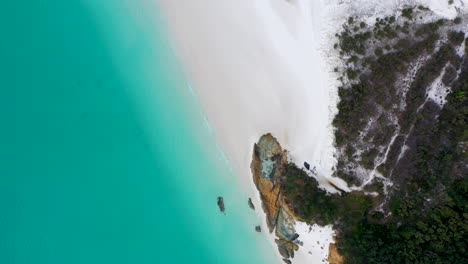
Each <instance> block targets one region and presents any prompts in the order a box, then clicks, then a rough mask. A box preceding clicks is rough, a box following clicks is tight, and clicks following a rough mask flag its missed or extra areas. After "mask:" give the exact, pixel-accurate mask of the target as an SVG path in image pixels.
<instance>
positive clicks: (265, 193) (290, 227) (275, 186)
mask: <svg viewBox="0 0 468 264" xmlns="http://www.w3.org/2000/svg"><path fill="white" fill-rule="evenodd" d="M287 162H288V159H287V152H286V151H285V150H283V149H282V148H281V146H280V144H279V143H278V141H277V140H276V138H274V137H273V136H272V135H271V134H266V135H264V136H262V137H261V138H260V140H259V142H258V143H257V144H255V146H254V153H253V159H252V164H251V169H252V175H253V179H254V183H255V185H256V186H257V189H258V191H259V192H260V198H261V200H262V208H263V210H264V212H265V213H266V217H267V225H268V228H269V230H270V233H272V232H275V235H276V236H277V238H278V239H276V240H275V242H276V244H277V245H278V251H279V253H280V254H281V256H283V257H284V258H285V259H286V260H288V259H289V258H293V257H294V252H295V251H297V250H298V249H299V246H298V244H300V242H299V241H298V240H297V238H298V237H299V235H298V234H296V233H295V230H294V226H295V222H296V219H295V216H294V214H293V213H292V211H291V210H290V209H289V207H288V205H287V204H286V202H285V200H284V197H283V196H282V194H281V177H282V176H281V172H282V169H283V166H284V165H286V164H287Z"/></svg>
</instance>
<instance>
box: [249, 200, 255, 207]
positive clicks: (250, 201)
mask: <svg viewBox="0 0 468 264" xmlns="http://www.w3.org/2000/svg"><path fill="white" fill-rule="evenodd" d="M249 207H250V209H252V210H255V206H254V204H253V202H252V198H249Z"/></svg>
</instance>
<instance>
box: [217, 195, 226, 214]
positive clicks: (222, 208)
mask: <svg viewBox="0 0 468 264" xmlns="http://www.w3.org/2000/svg"><path fill="white" fill-rule="evenodd" d="M218 207H219V210H220V211H221V212H222V213H225V208H224V199H223V197H221V196H219V197H218Z"/></svg>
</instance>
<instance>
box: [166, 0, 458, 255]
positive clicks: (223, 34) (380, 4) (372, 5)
mask: <svg viewBox="0 0 468 264" xmlns="http://www.w3.org/2000/svg"><path fill="white" fill-rule="evenodd" d="M442 2H445V3H447V1H445V0H427V1H423V0H419V1H412V0H387V1H374V0H235V1H234V0H157V3H158V4H159V6H160V8H161V10H162V11H163V14H164V16H165V20H166V22H167V25H168V28H169V31H170V34H171V37H172V41H173V43H172V44H173V46H174V48H175V53H176V56H177V57H178V59H179V60H180V61H181V63H182V65H183V67H184V71H185V73H186V74H187V78H188V79H189V80H190V85H191V86H193V88H194V92H195V93H196V95H197V97H198V99H199V100H200V101H201V105H202V107H203V111H204V114H205V116H206V118H207V121H208V123H209V124H210V126H211V127H212V128H213V130H214V133H215V135H216V138H217V140H218V142H220V145H221V148H222V150H223V151H224V152H225V153H226V154H227V158H228V160H229V162H230V165H231V166H232V167H233V169H234V170H235V173H236V174H238V175H239V176H240V177H241V179H242V184H243V186H244V188H245V190H246V191H247V192H249V193H250V195H251V197H252V198H254V199H255V203H256V204H257V205H259V204H260V201H259V195H258V192H257V190H256V189H255V187H254V186H253V182H252V176H251V171H250V162H251V158H252V148H253V144H254V142H256V141H257V140H258V139H259V138H260V136H261V135H263V134H265V133H267V132H270V133H272V134H273V135H274V136H275V137H277V138H278V140H279V142H280V143H281V144H282V146H283V147H284V148H286V149H287V150H289V151H290V156H291V157H292V159H293V161H295V162H296V163H297V164H298V165H301V166H302V164H303V162H304V161H306V162H308V163H309V164H311V166H312V167H314V168H315V170H316V172H317V173H318V176H317V178H318V180H319V182H321V183H322V185H323V187H324V188H327V189H328V190H329V191H333V188H331V187H330V186H329V185H326V182H327V181H326V180H325V179H328V180H331V181H332V182H333V183H334V184H335V185H337V186H339V187H341V188H343V189H345V190H347V189H348V188H347V185H346V183H344V181H342V180H340V179H337V178H332V177H331V175H332V168H333V166H334V164H335V162H336V160H335V158H334V157H333V154H334V148H333V130H332V127H331V120H332V118H333V116H334V114H335V113H336V98H337V94H336V88H337V86H338V83H337V82H336V78H337V76H335V74H334V73H333V72H332V69H333V68H334V66H335V65H336V64H337V63H338V61H337V60H336V56H335V55H336V54H334V51H333V49H332V48H331V47H332V46H333V35H334V34H335V33H336V32H338V31H339V28H340V25H341V24H342V23H343V22H344V21H345V19H346V18H347V17H348V16H350V15H352V14H355V15H363V16H367V17H369V18H373V17H375V16H382V15H384V14H390V13H391V12H393V10H395V9H394V8H398V7H401V6H402V5H404V4H405V3H423V4H425V5H426V6H427V5H429V4H432V6H433V9H434V10H435V11H436V12H437V13H438V14H441V15H444V16H446V17H454V16H455V14H456V11H455V7H461V6H462V3H461V1H460V0H455V4H454V5H452V6H448V5H445V6H444V5H443V4H442ZM190 89H191V88H190ZM257 211H259V210H257ZM261 217H262V219H263V220H264V219H265V216H264V214H262V216H261ZM263 228H264V230H267V228H266V226H265V221H263ZM298 229H299V230H298V231H300V232H299V234H300V240H305V241H309V242H307V245H305V246H304V247H301V249H300V252H299V253H298V254H297V257H296V258H295V259H294V263H322V260H323V258H324V257H326V255H327V254H328V252H327V250H328V243H329V242H331V240H332V238H331V236H332V234H333V232H332V231H331V230H329V227H325V228H323V230H322V232H320V228H319V227H314V232H313V236H311V235H310V234H309V232H308V229H307V228H306V227H305V226H303V225H302V224H298ZM315 230H316V231H315ZM320 234H322V235H320ZM270 239H273V237H272V236H271V235H270ZM315 240H317V241H319V244H320V246H321V247H322V246H323V247H324V249H325V250H317V249H315V248H311V247H312V245H309V244H310V243H311V242H310V241H312V242H314V241H315ZM314 243H317V242H316V241H315V242H314ZM306 248H307V249H306ZM309 251H311V252H312V254H309V253H308V252H309ZM318 251H321V253H320V252H318Z"/></svg>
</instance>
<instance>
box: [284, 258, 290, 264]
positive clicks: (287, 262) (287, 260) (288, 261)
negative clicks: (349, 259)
mask: <svg viewBox="0 0 468 264" xmlns="http://www.w3.org/2000/svg"><path fill="white" fill-rule="evenodd" d="M283 261H284V263H286V264H292V262H291V261H290V260H289V259H285V258H284V259H283Z"/></svg>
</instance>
